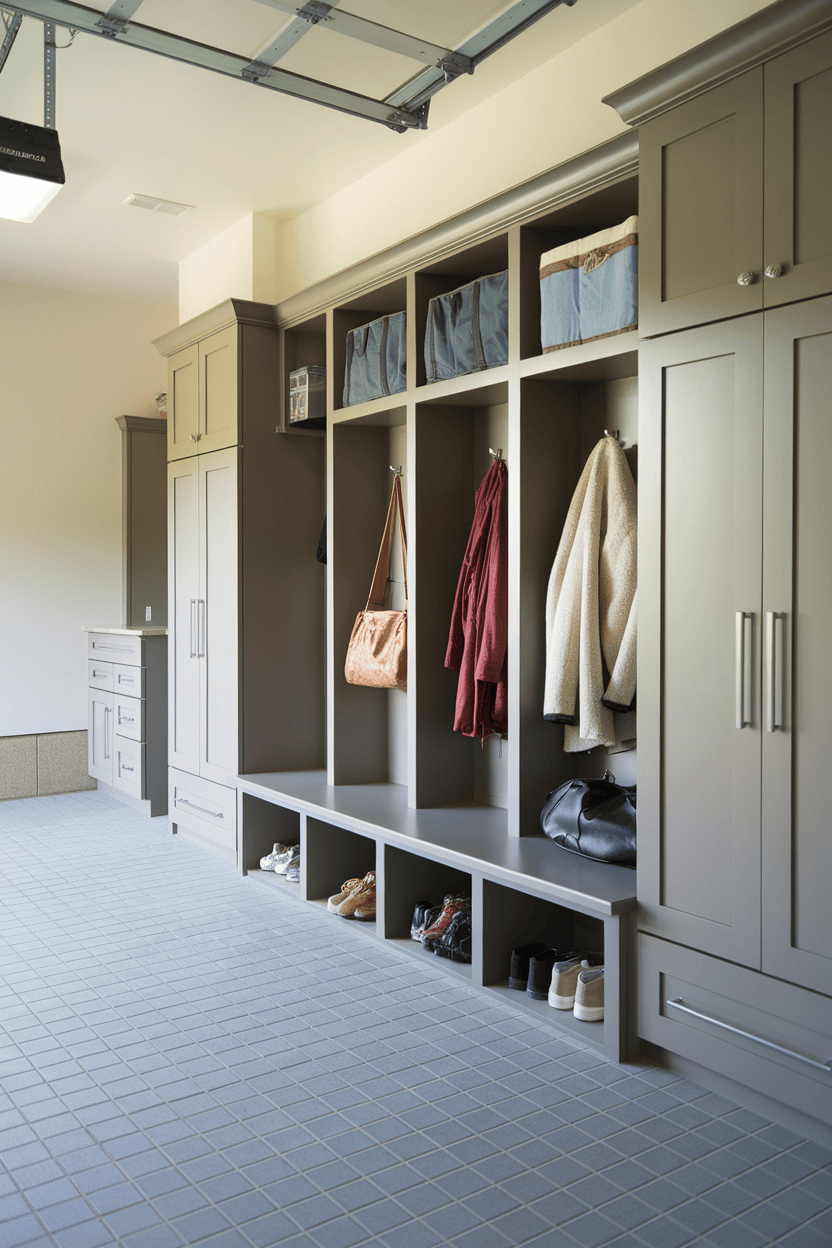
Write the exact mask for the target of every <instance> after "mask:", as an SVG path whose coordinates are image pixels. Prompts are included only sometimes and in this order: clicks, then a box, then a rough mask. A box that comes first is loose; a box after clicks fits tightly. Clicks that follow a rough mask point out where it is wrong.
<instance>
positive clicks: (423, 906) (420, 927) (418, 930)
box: [410, 901, 432, 941]
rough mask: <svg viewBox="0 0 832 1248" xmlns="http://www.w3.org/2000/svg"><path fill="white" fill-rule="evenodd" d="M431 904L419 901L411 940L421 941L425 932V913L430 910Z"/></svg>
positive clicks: (414, 913)
mask: <svg viewBox="0 0 832 1248" xmlns="http://www.w3.org/2000/svg"><path fill="white" fill-rule="evenodd" d="M431 904H432V903H431V902H429V901H417V902H416V905H415V907H414V910H413V921H412V922H411V924H410V939H411V940H418V941H421V939H422V933H423V932H424V930H425V913H426V911H428V910H430V908H431Z"/></svg>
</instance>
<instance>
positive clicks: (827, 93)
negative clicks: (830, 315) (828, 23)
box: [763, 33, 832, 307]
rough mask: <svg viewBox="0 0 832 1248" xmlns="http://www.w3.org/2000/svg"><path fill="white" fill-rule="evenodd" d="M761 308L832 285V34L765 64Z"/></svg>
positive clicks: (824, 291)
mask: <svg viewBox="0 0 832 1248" xmlns="http://www.w3.org/2000/svg"><path fill="white" fill-rule="evenodd" d="M765 132H766V137H765V169H766V177H765V196H766V198H765V249H764V252H763V259H764V263H765V265H766V267H767V268H768V267H769V266H775V265H780V266H781V267H782V270H783V272H782V274H781V275H780V276H779V277H776V278H768V277H766V278H765V281H764V287H765V289H764V296H765V304H766V307H772V306H775V305H777V304H782V303H793V302H794V301H795V300H796V299H808V298H810V297H812V296H814V295H823V294H827V293H828V292H829V291H832V231H830V229H829V204H830V199H832V176H830V162H829V135H830V132H832V33H829V34H825V35H820V36H818V37H817V38H816V39H812V40H811V41H810V42H809V43H805V44H802V45H801V46H800V47H799V48H795V49H794V50H793V51H791V52H787V53H785V54H784V55H783V56H778V57H775V59H774V60H773V61H770V62H769V63H768V64H767V65H766V66H765Z"/></svg>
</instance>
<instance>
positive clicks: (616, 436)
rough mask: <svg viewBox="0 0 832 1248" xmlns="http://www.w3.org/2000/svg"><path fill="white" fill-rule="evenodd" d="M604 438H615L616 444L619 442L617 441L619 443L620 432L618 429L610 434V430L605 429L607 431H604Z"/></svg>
mask: <svg viewBox="0 0 832 1248" xmlns="http://www.w3.org/2000/svg"><path fill="white" fill-rule="evenodd" d="M604 437H605V438H615V440H616V442H617V441H618V430H617V429H613V431H612V432H611V433H610V431H609V429H605V430H604Z"/></svg>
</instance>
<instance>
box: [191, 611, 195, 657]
mask: <svg viewBox="0 0 832 1248" xmlns="http://www.w3.org/2000/svg"><path fill="white" fill-rule="evenodd" d="M195 606H196V598H192V599H191V639H190V640H191V645H190V650H191V658H192V659H195V658H196V641H195V639H194V634H195V629H194V607H195Z"/></svg>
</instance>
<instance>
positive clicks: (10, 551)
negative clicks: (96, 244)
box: [0, 226, 176, 736]
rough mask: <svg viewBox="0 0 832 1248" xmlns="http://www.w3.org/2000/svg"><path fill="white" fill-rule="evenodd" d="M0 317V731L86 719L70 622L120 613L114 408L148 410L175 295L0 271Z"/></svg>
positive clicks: (22, 731) (77, 635)
mask: <svg viewBox="0 0 832 1248" xmlns="http://www.w3.org/2000/svg"><path fill="white" fill-rule="evenodd" d="M21 228H23V229H25V228H28V227H25V226H23V227H21ZM0 324H2V326H3V333H2V335H0V377H2V379H3V399H2V405H0V673H2V675H1V676H0V736H18V735H20V736H23V735H27V734H30V733H45V732H63V731H69V730H73V729H80V728H86V723H87V679H86V675H87V663H86V647H87V639H86V636H85V635H84V634H83V633H82V631H81V630H82V628H83V626H84V625H95V624H97V625H118V624H119V623H120V622H121V431H120V430H119V428H118V426H117V424H116V421H115V418H116V417H117V416H120V415H122V414H123V413H129V414H134V415H144V416H151V415H155V414H157V409H156V404H155V402H154V396H155V395H156V394H157V393H158V391H160V390H164V389H165V386H166V369H165V361H164V360H163V359H162V357H161V356H160V355H159V354H158V352H157V351H156V349H155V347H153V346H152V345H151V340H152V339H153V338H155V337H157V336H158V335H159V334H162V333H164V332H165V331H166V330H168V329H170V328H171V327H172V326H174V325H175V324H176V305H175V302H174V301H165V302H161V301H159V302H154V301H150V300H147V301H146V300H138V299H119V298H113V297H110V296H99V295H88V294H78V293H74V292H72V291H66V290H54V289H47V288H43V287H35V286H24V285H17V284H14V283H10V282H0Z"/></svg>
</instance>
